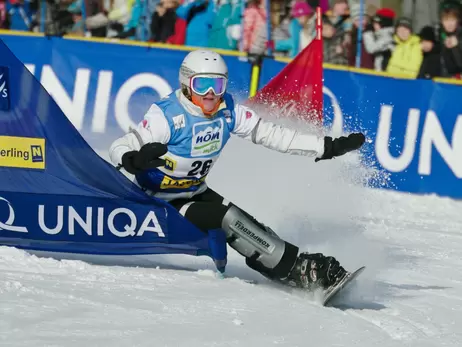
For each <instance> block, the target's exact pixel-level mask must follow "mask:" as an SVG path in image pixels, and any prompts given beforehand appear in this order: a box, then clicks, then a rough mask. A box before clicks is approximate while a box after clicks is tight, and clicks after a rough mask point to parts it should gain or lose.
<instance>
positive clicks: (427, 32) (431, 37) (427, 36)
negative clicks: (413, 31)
mask: <svg viewBox="0 0 462 347" xmlns="http://www.w3.org/2000/svg"><path fill="white" fill-rule="evenodd" d="M419 36H420V39H421V40H422V41H431V42H436V35H435V30H434V29H433V28H432V27H431V26H429V25H427V26H425V27H423V28H422V30H420V33H419Z"/></svg>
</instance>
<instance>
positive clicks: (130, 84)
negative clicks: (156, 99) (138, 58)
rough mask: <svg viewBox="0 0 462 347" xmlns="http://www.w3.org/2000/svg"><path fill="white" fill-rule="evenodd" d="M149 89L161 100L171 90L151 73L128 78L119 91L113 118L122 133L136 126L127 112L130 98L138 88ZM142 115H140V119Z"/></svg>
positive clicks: (165, 82) (163, 81)
mask: <svg viewBox="0 0 462 347" xmlns="http://www.w3.org/2000/svg"><path fill="white" fill-rule="evenodd" d="M144 87H150V88H152V89H154V90H155V91H156V92H157V93H158V94H159V96H160V97H161V98H162V97H164V96H167V95H168V94H170V93H171V92H172V91H173V90H172V88H171V87H170V85H169V84H168V82H167V81H166V80H164V79H163V78H162V77H160V76H158V75H154V74H152V73H141V74H138V75H134V76H132V77H130V78H129V79H128V80H127V81H126V82H125V83H124V84H123V85H122V86H121V87H120V89H119V92H118V93H117V96H116V99H115V103H114V108H115V118H116V120H117V123H119V126H120V127H121V128H122V130H123V131H124V132H127V131H128V130H130V127H133V128H136V126H137V124H136V123H134V122H132V120H131V119H130V115H129V112H128V104H129V101H130V97H131V96H132V95H133V94H134V93H135V92H136V91H137V90H138V89H140V88H144ZM141 116H142V115H140V117H141Z"/></svg>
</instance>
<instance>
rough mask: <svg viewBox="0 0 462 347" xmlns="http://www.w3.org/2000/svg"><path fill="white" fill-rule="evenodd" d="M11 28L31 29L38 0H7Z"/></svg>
mask: <svg viewBox="0 0 462 347" xmlns="http://www.w3.org/2000/svg"><path fill="white" fill-rule="evenodd" d="M7 1H8V2H7V4H6V8H7V10H8V14H9V21H10V29H11V30H20V31H31V30H32V22H33V21H34V18H35V15H36V12H37V6H38V2H37V1H34V0H7Z"/></svg>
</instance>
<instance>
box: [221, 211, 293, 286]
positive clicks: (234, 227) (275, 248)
mask: <svg viewBox="0 0 462 347" xmlns="http://www.w3.org/2000/svg"><path fill="white" fill-rule="evenodd" d="M222 228H223V230H224V231H225V233H226V237H227V240H228V244H229V245H230V246H231V247H232V248H233V249H235V250H236V251H237V252H239V253H240V254H242V255H243V256H244V257H246V258H247V264H248V265H249V266H250V267H251V268H253V269H254V270H257V271H259V272H262V273H265V275H267V276H269V277H279V278H285V277H287V276H288V274H289V272H290V270H291V269H292V267H293V265H294V264H295V261H296V259H297V255H298V247H296V246H294V245H292V244H290V243H288V242H286V241H284V240H282V239H281V238H279V237H278V236H277V235H276V234H275V233H274V232H273V233H269V232H267V231H266V230H264V229H263V228H262V227H261V226H259V225H258V224H257V223H255V222H253V221H252V220H251V219H250V218H249V217H247V216H246V215H245V214H244V213H243V212H242V211H241V210H239V209H238V208H237V207H235V206H231V207H230V208H229V209H228V211H227V212H226V214H225V216H224V218H223V221H222Z"/></svg>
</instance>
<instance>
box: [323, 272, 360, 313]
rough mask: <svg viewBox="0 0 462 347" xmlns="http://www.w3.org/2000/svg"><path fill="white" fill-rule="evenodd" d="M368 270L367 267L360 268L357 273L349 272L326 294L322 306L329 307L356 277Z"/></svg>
mask: <svg viewBox="0 0 462 347" xmlns="http://www.w3.org/2000/svg"><path fill="white" fill-rule="evenodd" d="M365 269H366V267H365V266H362V267H360V268H359V269H357V270H356V271H353V272H349V273H348V274H347V275H346V276H345V277H343V279H342V280H340V282H338V283H337V284H336V285H335V286H333V287H331V288H329V289H328V290H327V291H326V292H325V293H324V297H323V299H322V305H323V306H328V305H329V304H330V303H331V301H332V299H333V298H335V297H336V296H337V295H338V293H340V292H341V291H342V290H343V289H345V288H346V287H347V286H348V285H349V284H350V283H351V282H352V281H353V280H354V279H355V278H356V277H358V276H359V275H360V274H361V273H362V272H363V271H364V270H365Z"/></svg>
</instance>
